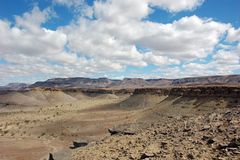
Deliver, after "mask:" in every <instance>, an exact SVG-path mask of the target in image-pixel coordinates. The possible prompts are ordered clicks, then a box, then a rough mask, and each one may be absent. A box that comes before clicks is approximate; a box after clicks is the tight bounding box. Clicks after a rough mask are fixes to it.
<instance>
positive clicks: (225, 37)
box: [0, 0, 240, 85]
mask: <svg viewBox="0 0 240 160" xmlns="http://www.w3.org/2000/svg"><path fill="white" fill-rule="evenodd" d="M239 7H240V1H239V0H181V1H179V0H39V1H38V0H1V1H0V75H1V76H0V85H5V84H8V83H12V82H25V83H33V82H35V81H43V80H46V79H49V78H56V77H90V78H98V77H108V78H113V79H122V78H126V77H130V78H133V77H134V78H137V77H138V78H146V79H147V78H182V77H194V76H208V75H228V74H240V12H239Z"/></svg>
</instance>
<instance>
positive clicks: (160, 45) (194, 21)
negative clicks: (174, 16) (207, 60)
mask: <svg viewBox="0 0 240 160" xmlns="http://www.w3.org/2000/svg"><path fill="white" fill-rule="evenodd" d="M146 25H147V26H148V27H147V26H146V28H149V30H150V31H149V32H147V33H146V34H144V36H143V37H142V38H141V39H140V43H141V44H142V45H143V46H144V47H146V48H150V49H152V50H155V51H156V52H155V53H156V54H158V55H165V56H169V57H172V58H176V59H184V60H187V59H194V58H204V57H206V56H207V55H208V54H209V53H211V51H212V50H213V49H214V47H215V45H217V44H218V42H219V40H220V38H221V36H222V35H223V34H224V33H225V31H226V30H227V29H228V28H229V25H227V24H223V23H219V22H215V21H213V20H211V19H201V18H199V17H197V16H191V17H183V18H181V19H180V20H178V21H174V22H173V23H172V24H157V23H150V24H149V23H148V24H146ZM145 31H146V30H145ZM151 32H152V33H151Z"/></svg>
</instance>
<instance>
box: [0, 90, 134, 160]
mask: <svg viewBox="0 0 240 160" xmlns="http://www.w3.org/2000/svg"><path fill="white" fill-rule="evenodd" d="M11 96H12V95H11ZM18 96H19V95H18ZM127 97H128V96H119V97H114V96H110V97H109V95H101V96H100V97H88V98H84V99H81V100H75V101H72V102H71V103H56V104H47V105H46V104H43V105H39V106H29V105H24V106H23V105H8V106H5V107H2V108H1V109H0V159H6V160H8V159H11V160H19V159H28V160H35V159H44V158H45V159H46V158H47V157H48V154H49V153H54V154H55V157H56V156H58V155H59V158H60V159H67V158H66V157H68V156H69V154H70V152H72V150H71V149H70V148H69V147H70V146H71V145H72V141H74V140H79V139H84V140H87V141H89V142H91V141H96V140H99V139H102V138H104V137H106V136H108V131H107V130H108V128H110V127H112V126H114V125H118V124H124V123H127V122H129V121H131V122H134V120H135V116H133V115H134V114H135V111H127V110H124V109H121V108H119V109H118V108H114V109H111V108H104V107H105V106H108V105H109V106H111V105H114V104H118V103H119V102H122V101H124V100H125V99H126V98H127ZM15 101H16V100H15ZM102 108H103V109H102ZM63 153H64V154H63Z"/></svg>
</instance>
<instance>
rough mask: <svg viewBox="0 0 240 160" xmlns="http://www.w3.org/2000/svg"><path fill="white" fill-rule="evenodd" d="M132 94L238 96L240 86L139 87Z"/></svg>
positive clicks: (239, 95) (239, 94)
mask: <svg viewBox="0 0 240 160" xmlns="http://www.w3.org/2000/svg"><path fill="white" fill-rule="evenodd" d="M133 94H158V95H172V96H189V97H207V96H210V97H236V98H238V97H239V98H240V87H228V86H207V87H203V86H202V87H200V86H199V87H177V88H169V89H164V88H162V89H161V88H156V89H155V88H142V89H141V88H140V89H135V90H134V92H133Z"/></svg>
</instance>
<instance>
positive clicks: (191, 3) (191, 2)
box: [149, 0, 204, 12]
mask: <svg viewBox="0 0 240 160" xmlns="http://www.w3.org/2000/svg"><path fill="white" fill-rule="evenodd" d="M149 2H150V3H151V4H152V5H154V6H158V7H161V8H163V9H166V10H169V11H170V12H179V11H183V10H193V9H195V8H196V7H198V6H200V5H201V4H202V3H203V2H204V0H149Z"/></svg>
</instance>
